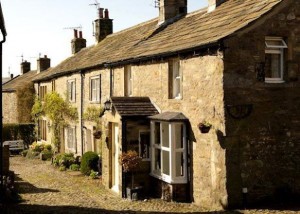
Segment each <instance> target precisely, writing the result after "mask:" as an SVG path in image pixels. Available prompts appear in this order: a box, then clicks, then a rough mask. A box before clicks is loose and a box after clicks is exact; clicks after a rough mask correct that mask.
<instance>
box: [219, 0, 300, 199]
mask: <svg viewBox="0 0 300 214" xmlns="http://www.w3.org/2000/svg"><path fill="white" fill-rule="evenodd" d="M288 2H292V1H286V2H285V4H286V5H287V3H288ZM299 33H300V1H293V3H292V5H291V6H290V7H285V8H283V9H281V10H280V11H279V12H276V13H275V14H270V15H269V16H268V17H266V18H265V19H264V20H262V21H261V22H260V23H255V24H254V25H253V26H252V29H251V30H247V31H244V32H242V33H240V34H239V35H236V36H234V37H231V38H230V39H227V40H225V47H226V49H225V54H224V55H225V74H224V80H225V82H224V86H225V101H226V105H235V106H237V105H244V104H251V105H252V106H253V109H252V112H251V114H250V115H249V116H248V117H246V118H243V119H234V118H233V117H232V114H233V115H234V114H235V113H236V112H237V111H243V110H238V109H237V108H234V107H231V108H230V110H229V109H227V110H228V111H226V134H224V133H223V134H224V135H226V136H225V137H224V136H221V137H222V139H223V140H224V143H225V144H226V150H227V151H226V167H227V180H228V183H227V191H228V193H229V203H230V204H232V205H241V204H242V188H247V190H248V193H247V195H248V197H247V198H248V203H257V202H260V201H266V200H267V201H268V200H277V201H282V200H290V199H291V198H294V196H295V195H298V196H299V194H300V182H299V181H300V164H299V163H300V108H299V106H300V82H299V80H300V72H299V66H300V64H299V62H300V37H299ZM266 36H277V37H283V38H284V40H285V41H286V42H287V45H288V49H286V50H284V61H285V64H284V80H285V82H284V83H277V84H274V83H273V84H272V83H265V82H260V81H258V80H257V78H256V75H257V70H256V69H255V68H256V66H257V64H258V63H261V62H264V61H265V52H264V50H265V37H266ZM244 110H245V109H244ZM230 113H231V114H230Z"/></svg>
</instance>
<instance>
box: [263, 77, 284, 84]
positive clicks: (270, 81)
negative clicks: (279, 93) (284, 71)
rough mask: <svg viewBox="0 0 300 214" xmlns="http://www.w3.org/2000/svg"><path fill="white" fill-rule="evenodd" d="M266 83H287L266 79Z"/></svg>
mask: <svg viewBox="0 0 300 214" xmlns="http://www.w3.org/2000/svg"><path fill="white" fill-rule="evenodd" d="M265 83H271V84H272V83H285V81H284V80H278V79H267V78H266V79H265Z"/></svg>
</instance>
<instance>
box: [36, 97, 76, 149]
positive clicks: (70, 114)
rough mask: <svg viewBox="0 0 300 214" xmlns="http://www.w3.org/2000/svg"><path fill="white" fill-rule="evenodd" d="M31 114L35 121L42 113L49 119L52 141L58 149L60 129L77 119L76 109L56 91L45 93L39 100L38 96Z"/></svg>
mask: <svg viewBox="0 0 300 214" xmlns="http://www.w3.org/2000/svg"><path fill="white" fill-rule="evenodd" d="M32 115H33V116H34V118H35V120H36V121H37V120H38V119H39V118H40V117H41V116H42V115H45V116H46V117H47V118H48V119H50V120H51V128H52V130H53V137H52V142H53V144H54V145H55V146H56V148H57V150H58V151H59V147H60V144H61V142H60V136H61V130H62V129H63V128H64V127H66V126H68V125H69V122H70V121H77V120H78V111H77V108H76V107H73V106H72V105H71V104H70V102H68V101H66V100H64V99H63V98H62V97H61V96H60V95H59V94H58V93H57V92H51V93H49V94H46V96H45V99H44V101H43V102H41V101H40V100H39V99H38V98H36V99H35V103H34V105H33V108H32Z"/></svg>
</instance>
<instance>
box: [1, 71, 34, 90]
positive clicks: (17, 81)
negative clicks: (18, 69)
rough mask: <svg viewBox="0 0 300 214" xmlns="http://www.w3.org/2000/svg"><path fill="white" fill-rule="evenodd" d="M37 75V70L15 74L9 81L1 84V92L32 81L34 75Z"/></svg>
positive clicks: (15, 88)
mask: <svg viewBox="0 0 300 214" xmlns="http://www.w3.org/2000/svg"><path fill="white" fill-rule="evenodd" d="M36 75H37V71H36V70H33V71H29V72H27V73H25V74H22V75H19V76H16V77H15V78H13V79H11V80H10V81H8V82H6V83H4V84H3V85H2V92H13V91H16V90H17V89H18V88H20V87H22V86H24V85H26V84H28V83H30V82H32V79H33V78H34V76H36Z"/></svg>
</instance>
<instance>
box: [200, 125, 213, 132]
mask: <svg viewBox="0 0 300 214" xmlns="http://www.w3.org/2000/svg"><path fill="white" fill-rule="evenodd" d="M198 127H199V130H200V131H201V133H208V132H209V130H210V128H211V125H205V124H203V123H200V124H199V125H198Z"/></svg>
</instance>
